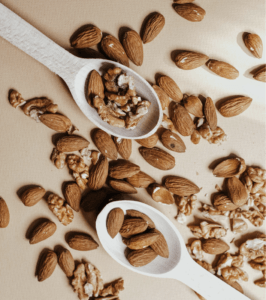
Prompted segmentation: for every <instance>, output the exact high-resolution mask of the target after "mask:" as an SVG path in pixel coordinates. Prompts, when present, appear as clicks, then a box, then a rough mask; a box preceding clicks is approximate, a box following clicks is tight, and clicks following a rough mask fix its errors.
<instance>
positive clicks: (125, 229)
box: [119, 218, 149, 238]
mask: <svg viewBox="0 0 266 300" xmlns="http://www.w3.org/2000/svg"><path fill="white" fill-rule="evenodd" d="M148 225H149V224H148V222H147V221H146V220H144V219H139V218H132V219H125V220H124V223H123V225H122V227H121V229H120V231H119V233H120V234H121V236H122V237H124V238H129V237H131V236H132V235H135V234H139V233H142V232H144V231H145V230H146V229H147V228H148Z"/></svg>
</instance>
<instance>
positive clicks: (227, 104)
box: [219, 96, 252, 118]
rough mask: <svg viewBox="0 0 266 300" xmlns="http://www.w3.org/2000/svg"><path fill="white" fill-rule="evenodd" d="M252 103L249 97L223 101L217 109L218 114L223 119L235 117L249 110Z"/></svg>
mask: <svg viewBox="0 0 266 300" xmlns="http://www.w3.org/2000/svg"><path fill="white" fill-rule="evenodd" d="M251 102H252V98H250V97H244V96H240V97H234V98H231V99H228V100H226V101H224V102H223V103H222V104H221V105H220V108H219V112H220V114H221V115H222V116H224V117H227V118H229V117H235V116H238V115H240V114H241V113H242V112H244V111H245V110H246V109H248V108H249V106H250V104H251Z"/></svg>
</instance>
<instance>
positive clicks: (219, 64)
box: [206, 59, 239, 79]
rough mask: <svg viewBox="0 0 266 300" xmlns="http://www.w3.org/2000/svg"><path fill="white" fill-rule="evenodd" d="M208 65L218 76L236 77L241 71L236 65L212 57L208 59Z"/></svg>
mask: <svg viewBox="0 0 266 300" xmlns="http://www.w3.org/2000/svg"><path fill="white" fill-rule="evenodd" d="M206 66H207V67H208V68H209V69H210V70H211V71H212V72H214V73H215V74H217V75H218V76H221V77H224V78H227V79H236V78H237V77H238V76H239V72H238V70H237V69H236V68H235V67H233V66H232V65H230V64H228V63H226V62H223V61H218V60H214V59H210V60H209V61H207V63H206Z"/></svg>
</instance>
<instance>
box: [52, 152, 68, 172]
mask: <svg viewBox="0 0 266 300" xmlns="http://www.w3.org/2000/svg"><path fill="white" fill-rule="evenodd" d="M66 157H67V155H66V154H65V153H64V152H60V151H58V150H57V149H56V148H54V149H53V152H52V155H51V160H52V162H53V163H54V165H55V166H56V167H57V169H63V168H64V166H65V165H66Z"/></svg>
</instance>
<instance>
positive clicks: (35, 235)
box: [30, 220, 56, 244]
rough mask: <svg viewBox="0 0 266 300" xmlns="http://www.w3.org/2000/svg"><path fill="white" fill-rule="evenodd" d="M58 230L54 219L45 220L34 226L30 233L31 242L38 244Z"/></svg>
mask: <svg viewBox="0 0 266 300" xmlns="http://www.w3.org/2000/svg"><path fill="white" fill-rule="evenodd" d="M55 231H56V224H55V223H54V222H52V221H49V220H47V221H44V222H42V223H41V224H40V225H38V226H37V227H35V228H34V230H33V231H32V233H31V235H30V244H37V243H39V242H41V241H44V240H46V239H48V238H49V237H50V236H52V235H53V234H54V233H55Z"/></svg>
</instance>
